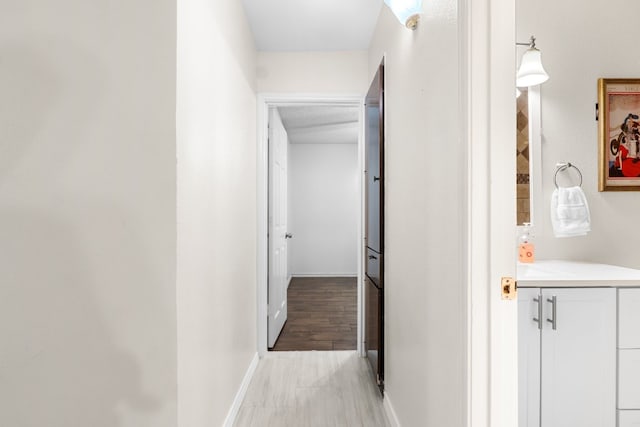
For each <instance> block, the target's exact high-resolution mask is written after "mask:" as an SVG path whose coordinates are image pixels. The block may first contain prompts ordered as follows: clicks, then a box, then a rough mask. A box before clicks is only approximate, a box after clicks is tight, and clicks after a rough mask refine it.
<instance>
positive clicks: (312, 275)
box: [291, 273, 358, 278]
mask: <svg viewBox="0 0 640 427" xmlns="http://www.w3.org/2000/svg"><path fill="white" fill-rule="evenodd" d="M291 277H292V278H293V277H358V274H357V273H295V274H292V275H291Z"/></svg>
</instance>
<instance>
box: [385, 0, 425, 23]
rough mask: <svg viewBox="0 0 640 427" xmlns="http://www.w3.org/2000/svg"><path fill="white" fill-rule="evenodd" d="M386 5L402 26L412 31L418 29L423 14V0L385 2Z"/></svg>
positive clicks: (386, 0) (391, 0)
mask: <svg viewBox="0 0 640 427" xmlns="http://www.w3.org/2000/svg"><path fill="white" fill-rule="evenodd" d="M384 3H385V4H386V5H387V6H389V9H391V11H392V12H393V14H394V15H396V18H398V21H400V23H401V24H402V25H405V26H406V27H407V28H409V29H410V30H415V29H416V28H417V27H418V21H419V20H420V14H421V13H422V0H384Z"/></svg>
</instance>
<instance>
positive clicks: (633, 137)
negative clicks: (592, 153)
mask: <svg viewBox="0 0 640 427" xmlns="http://www.w3.org/2000/svg"><path fill="white" fill-rule="evenodd" d="M598 112H599V114H598V117H597V118H598V134H599V135H598V144H599V183H598V190H599V191H638V190H640V79H599V80H598Z"/></svg>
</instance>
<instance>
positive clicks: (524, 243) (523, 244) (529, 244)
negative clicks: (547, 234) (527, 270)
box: [518, 222, 535, 263]
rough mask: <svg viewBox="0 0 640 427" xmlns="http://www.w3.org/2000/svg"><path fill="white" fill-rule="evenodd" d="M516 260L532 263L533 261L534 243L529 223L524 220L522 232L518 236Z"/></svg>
mask: <svg viewBox="0 0 640 427" xmlns="http://www.w3.org/2000/svg"><path fill="white" fill-rule="evenodd" d="M518 261H520V262H524V263H532V262H533V261H535V245H534V244H533V241H532V235H531V223H529V222H525V223H524V227H523V229H522V234H521V235H520V237H519V238H518Z"/></svg>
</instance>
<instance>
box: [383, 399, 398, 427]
mask: <svg viewBox="0 0 640 427" xmlns="http://www.w3.org/2000/svg"><path fill="white" fill-rule="evenodd" d="M382 406H383V407H384V413H385V414H386V415H387V418H388V419H389V422H390V423H391V427H400V421H398V416H397V415H396V411H395V410H394V409H393V405H392V404H391V399H389V393H387V392H386V391H385V392H384V398H383V399H382Z"/></svg>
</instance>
